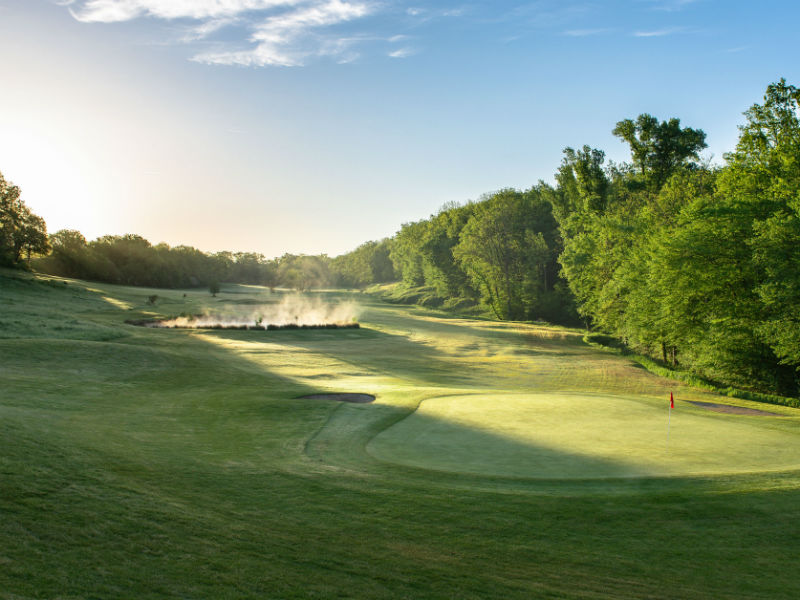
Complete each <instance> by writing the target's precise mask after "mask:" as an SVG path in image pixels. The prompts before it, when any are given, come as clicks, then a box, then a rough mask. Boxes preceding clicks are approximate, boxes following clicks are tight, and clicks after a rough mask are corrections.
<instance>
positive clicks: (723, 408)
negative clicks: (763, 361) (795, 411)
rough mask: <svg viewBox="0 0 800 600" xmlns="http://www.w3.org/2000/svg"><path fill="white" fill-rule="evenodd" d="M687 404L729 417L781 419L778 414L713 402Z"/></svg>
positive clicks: (691, 401)
mask: <svg viewBox="0 0 800 600" xmlns="http://www.w3.org/2000/svg"><path fill="white" fill-rule="evenodd" d="M688 402H689V404H694V405H695V406H699V407H700V408H705V409H706V410H712V411H714V412H719V413H727V414H729V415H750V416H753V417H783V416H785V415H782V414H780V413H774V412H769V411H766V410H758V409H757V408H745V407H744V406H731V405H730V404H716V403H714V402H698V401H696V400H688Z"/></svg>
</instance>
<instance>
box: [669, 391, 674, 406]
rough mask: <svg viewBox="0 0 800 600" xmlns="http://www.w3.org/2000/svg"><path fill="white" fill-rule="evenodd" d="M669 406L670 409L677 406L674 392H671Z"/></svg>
mask: <svg viewBox="0 0 800 600" xmlns="http://www.w3.org/2000/svg"><path fill="white" fill-rule="evenodd" d="M669 407H670V409H673V408H675V399H674V398H673V397H672V392H670V393H669Z"/></svg>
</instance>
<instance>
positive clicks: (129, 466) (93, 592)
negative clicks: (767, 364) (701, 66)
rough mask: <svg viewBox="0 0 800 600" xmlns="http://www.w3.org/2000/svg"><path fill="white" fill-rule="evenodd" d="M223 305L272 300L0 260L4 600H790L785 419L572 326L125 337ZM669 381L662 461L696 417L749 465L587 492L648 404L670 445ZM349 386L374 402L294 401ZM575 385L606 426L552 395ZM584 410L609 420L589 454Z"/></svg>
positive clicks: (420, 318)
mask: <svg viewBox="0 0 800 600" xmlns="http://www.w3.org/2000/svg"><path fill="white" fill-rule="evenodd" d="M184 293H186V296H185V297H184V296H183V294H184ZM152 294H158V296H159V298H160V299H159V300H158V302H157V303H156V306H150V305H148V304H147V297H148V296H149V295H152ZM234 299H236V300H239V301H241V300H243V299H247V300H250V301H252V302H260V301H262V300H263V301H265V302H266V301H270V300H271V301H274V300H275V299H276V297H275V295H272V294H270V293H269V292H268V291H266V290H263V289H261V288H253V287H245V286H238V287H236V288H231V289H229V290H223V291H222V293H221V294H219V296H218V298H211V297H210V295H209V294H208V293H207V292H193V291H186V292H183V291H163V290H142V289H133V288H122V287H115V286H106V285H96V284H86V283H82V282H78V281H69V282H68V284H67V285H64V284H63V283H62V282H60V281H58V280H52V279H41V278H35V277H32V276H29V275H21V276H20V275H17V274H12V273H10V272H7V271H2V272H0V309H2V314H1V315H0V320H2V322H3V323H2V325H0V338H2V339H0V382H2V388H0V597H2V598H92V597H93V598H110V597H127V598H335V597H338V598H490V597H505V598H790V597H797V596H798V595H800V581H798V579H797V578H796V577H795V576H794V573H795V570H796V569H795V557H796V553H797V551H798V549H800V534H799V533H798V530H797V528H796V527H794V526H793V523H795V522H797V521H798V518H800V490H799V489H798V479H800V478H798V473H797V472H796V471H793V470H791V469H789V470H780V469H787V467H790V466H791V463H792V461H793V460H794V459H793V457H792V456H790V457H789V459H787V460H784V459H783V458H781V456H779V454H780V451H781V450H776V449H775V444H776V443H777V442H779V441H781V440H783V441H784V442H786V443H784V444H782V445H781V448H782V451H784V452H788V453H790V454H791V453H792V452H793V451H792V450H791V448H790V446H791V445H792V443H793V444H794V446H797V445H798V444H797V441H798V439H797V437H796V434H795V428H796V426H797V423H798V417H797V416H795V415H796V414H797V411H795V410H793V409H790V408H784V407H775V408H774V410H775V412H781V413H782V414H785V415H787V416H784V417H781V418H778V417H746V416H737V415H724V414H718V413H711V412H704V411H703V409H700V408H699V407H692V408H690V407H689V406H688V405H687V404H686V403H685V402H683V400H701V401H703V400H704V401H713V402H729V403H736V404H737V405H741V406H754V407H757V406H759V405H757V404H755V403H751V402H746V401H739V400H731V399H728V398H724V397H720V396H716V395H714V394H711V393H707V392H704V391H702V390H695V389H690V388H685V387H682V386H681V384H679V383H676V382H674V381H668V380H665V379H661V378H659V377H656V376H654V375H652V374H650V373H648V372H647V371H645V370H643V369H641V368H637V367H636V365H635V364H634V363H632V362H631V361H629V360H628V359H625V358H624V357H620V356H615V355H611V354H608V353H603V352H600V351H598V350H595V349H593V348H591V347H589V346H587V345H586V344H584V343H583V342H582V340H581V338H580V334H579V333H577V332H574V331H570V330H568V329H558V328H546V327H536V326H529V325H514V324H503V323H496V322H491V321H482V320H468V319H454V318H444V317H443V316H441V315H437V314H436V313H431V312H427V311H425V310H423V309H420V308H415V307H400V306H390V305H382V304H378V303H371V302H372V301H371V300H369V299H368V298H367V299H364V300H362V302H364V303H365V304H364V307H363V308H364V310H363V313H362V315H361V318H360V321H361V324H362V328H361V329H359V330H343V331H326V330H322V331H303V330H300V331H280V332H247V331H230V332H229V331H174V330H173V331H167V330H151V329H142V328H136V327H132V326H128V325H124V324H123V321H124V320H125V319H128V318H155V317H159V316H164V315H169V314H179V313H181V312H185V313H195V312H200V311H202V310H203V308H204V307H205V306H207V305H211V306H215V305H217V304H216V303H226V302H230V301H231V300H234ZM670 390H672V391H674V392H675V395H676V398H677V402H676V408H677V412H676V413H673V418H674V419H675V420H674V421H673V425H674V426H675V429H674V430H673V432H672V433H673V435H674V437H673V438H672V439H673V441H674V443H675V444H676V446H675V448H676V450H675V452H676V454H677V448H678V445H679V444H680V443H689V442H686V440H687V439H689V438H687V437H685V436H684V437H680V436H679V433H680V434H681V435H682V434H685V433H686V432H687V431H688V430H689V429H695V430H696V431H695V434H693V435H695V437H694V438H693V439H695V440H697V435H701V437H708V438H709V439H707V440H705V441H702V444H712V445H715V447H716V448H717V449H718V450H719V448H720V447H721V446H724V445H725V444H726V443H729V444H734V445H735V446H736V447H737V448H738V450H736V451H735V452H734V451H733V450H730V451H726V452H722V453H715V454H717V456H715V457H713V460H717V461H721V462H720V464H719V465H718V467H716V468H715V469H708V468H704V469H700V470H699V471H698V470H697V469H694V468H692V467H691V465H692V464H695V463H693V462H692V461H702V456H698V455H697V454H696V453H695V454H693V455H692V456H691V457H679V458H680V463H679V464H682V465H683V466H682V467H681V469H679V470H677V471H675V472H672V473H671V476H669V477H623V478H616V477H614V476H615V475H616V474H618V473H617V471H614V470H613V469H611V470H607V471H606V472H603V473H600V474H601V475H602V476H601V477H595V478H590V479H583V478H582V477H583V476H584V475H585V474H586V473H587V472H591V469H589V470H587V469H586V468H585V467H586V464H587V463H591V462H592V461H594V462H595V463H598V464H600V465H601V466H602V467H603V468H606V469H609V466H608V465H609V464H610V465H612V466H615V467H616V466H619V464H628V465H630V464H632V465H634V466H635V467H636V469H639V474H642V473H641V472H642V470H643V469H645V467H647V465H648V464H649V463H648V460H650V459H649V458H647V457H643V456H641V452H640V450H641V445H642V444H643V443H646V442H647V436H644V437H643V434H642V432H641V431H639V428H640V427H646V426H647V423H649V422H650V420H651V417H650V415H651V413H652V419H655V420H656V425H655V426H654V427H655V429H654V430H653V431H657V430H658V429H659V428H662V429H661V432H662V433H665V432H664V429H663V428H664V427H665V425H666V423H665V418H666V399H667V398H668V395H669V391H670ZM337 391H347V392H362V393H372V394H375V395H376V396H377V400H376V402H375V403H374V404H369V405H355V404H344V403H328V402H320V401H315V400H297V399H293V398H297V397H298V396H302V395H305V394H313V393H325V392H337ZM590 397H593V398H599V399H600V402H598V404H597V406H594V405H593V410H595V413H592V412H591V411H589V410H588V409H586V405H585V403H584V404H579V405H569V404H568V401H569V399H570V398H577V399H584V400H585V399H586V398H590ZM459 398H460V399H462V400H461V401H459ZM498 399H500V400H504V401H506V400H509V401H510V403H502V404H501V403H497V402H495V400H498ZM537 403H538V405H537ZM570 406H571V408H570ZM762 406H763V405H762ZM601 408H602V409H603V410H600V409H601ZM626 408H627V409H630V410H626ZM771 410H772V408H771ZM430 411H433V412H430ZM570 411H573V412H574V413H575V414H572V415H571V414H570ZM540 412H541V413H542V414H545V413H546V414H547V416H548V419H550V426H549V427H546V428H544V430H543V431H544V434H541V435H545V437H546V436H550V437H549V438H547V439H543V438H541V437H540V434H538V433H535V429H536V422H535V421H536V415H537V414H539V413H540ZM434 413H435V414H434ZM679 415H680V416H679ZM634 416H635V418H633V417H634ZM570 419H573V420H574V423H575V425H576V426H575V428H570V427H569V426H567V425H566V424H565V423H564V421H568V420H570ZM597 419H601V420H603V422H604V423H605V425H607V426H608V427H610V424H614V425H615V429H613V430H611V429H609V428H608V427H607V428H606V430H605V436H601V438H600V439H599V440H597V439H595V440H592V439H591V438H589V437H587V435H588V434H589V432H592V431H595V432H596V431H597V430H596V429H594V428H593V427H592V426H591V423H593V422H595V421H596V420H597ZM681 419H688V421H681ZM620 421H621V422H620ZM687 422H689V423H692V425H691V427H688V425H685V423H687ZM682 423H683V424H682ZM433 425H436V426H437V427H438V426H439V425H441V428H439V429H437V427H433ZM701 425H702V427H701ZM698 427H699V428H700V429H697V428H698ZM404 428H405V429H407V430H408V432H407V435H406V434H404V433H403V429H404ZM582 432H583V433H582ZM615 432H619V435H617V434H616V433H615ZM709 432H710V433H709ZM707 434H708V435H707ZM711 434H713V435H711ZM414 435H416V436H417V438H416V439H415V438H414ZM487 436H488V437H487ZM654 437H655V434H654ZM637 440H638V441H637ZM680 440H683V442H681V441H680ZM662 441H663V436H661V435H659V436H658V440H657V442H654V443H658V444H660V443H661V442H662ZM545 442H547V443H546V444H545ZM691 443H692V444H694V445H698V444H701V442H700V441H693V442H691ZM637 444H638V446H637ZM637 448H638V449H637ZM748 448H749V449H750V451H748ZM578 450H580V451H579V452H578ZM614 453H617V454H618V455H624V456H625V457H627V458H626V460H628V461H630V462H628V463H625V461H624V460H622V458H620V456H618V455H614ZM773 453H774V454H775V460H774V462H773V461H771V458H770V457H771V456H772V455H773ZM609 455H611V456H609ZM534 459H535V460H539V461H540V463H541V464H542V465H543V468H544V470H543V471H542V470H539V471H537V470H535V469H531V468H529V465H528V466H526V465H527V463H528V462H529V461H530V460H534ZM659 460H660V459H659ZM448 461H449V464H443V463H448ZM743 461H750V462H749V464H750V466H749V467H748V468H747V469H746V470H748V471H751V472H748V473H740V472H737V471H739V470H741V469H737V468H736V466H737V465H739V464H742V462H743ZM712 462H713V461H712ZM709 464H710V463H709ZM649 468H653V469H655V470H654V471H653V473H654V474H660V473H662V472H663V468H664V467H663V465H661V466H658V468H655V467H652V466H651V467H649ZM503 469H505V471H504V470H503ZM570 469H571V471H570ZM659 469H661V470H659ZM776 469H777V470H776ZM564 476H567V477H569V478H568V479H563V478H562V477H564ZM543 477H546V478H543Z"/></svg>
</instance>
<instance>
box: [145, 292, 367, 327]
mask: <svg viewBox="0 0 800 600" xmlns="http://www.w3.org/2000/svg"><path fill="white" fill-rule="evenodd" d="M359 313H360V309H359V307H358V305H357V304H356V303H355V302H353V301H346V302H338V303H328V302H324V301H322V300H321V299H319V298H313V297H309V296H303V295H300V294H295V295H291V296H284V297H283V299H282V300H281V301H280V302H279V303H277V304H262V305H259V306H248V307H247V308H244V307H242V306H228V307H224V308H221V309H219V310H214V311H209V312H208V313H205V314H203V315H199V316H193V317H177V318H175V319H169V320H166V321H161V322H160V323H159V326H160V327H180V328H189V329H192V328H206V327H215V326H222V327H241V326H245V325H247V326H253V325H260V326H264V327H265V326H267V325H276V326H278V327H284V326H286V325H298V326H301V327H302V326H303V325H331V324H333V325H349V324H352V323H353V322H355V321H356V320H357V319H358V315H359Z"/></svg>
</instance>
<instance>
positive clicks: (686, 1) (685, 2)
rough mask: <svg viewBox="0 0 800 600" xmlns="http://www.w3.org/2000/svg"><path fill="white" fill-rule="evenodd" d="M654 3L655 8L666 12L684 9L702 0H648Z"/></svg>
mask: <svg viewBox="0 0 800 600" xmlns="http://www.w3.org/2000/svg"><path fill="white" fill-rule="evenodd" d="M648 1H649V2H651V3H652V4H653V10H663V11H665V12H675V11H679V10H683V9H684V8H686V7H687V6H689V5H691V4H696V3H697V2H699V1H700V0H648Z"/></svg>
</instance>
